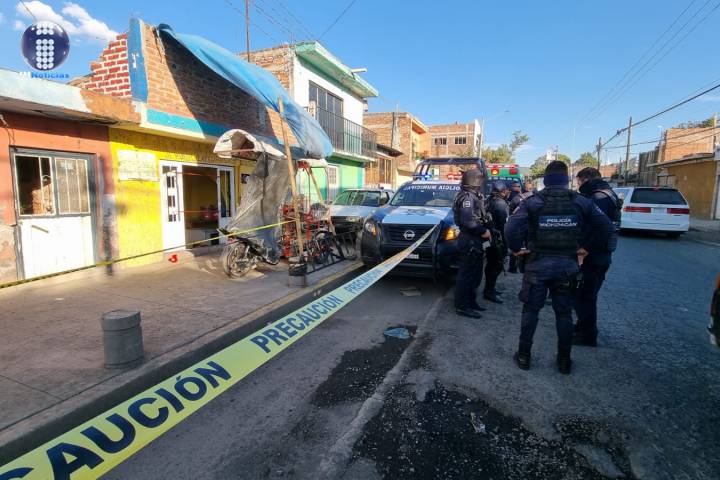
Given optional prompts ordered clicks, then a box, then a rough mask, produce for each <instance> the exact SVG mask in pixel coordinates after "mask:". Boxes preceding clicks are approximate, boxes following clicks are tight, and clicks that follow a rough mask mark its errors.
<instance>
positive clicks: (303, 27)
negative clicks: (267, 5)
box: [275, 0, 315, 39]
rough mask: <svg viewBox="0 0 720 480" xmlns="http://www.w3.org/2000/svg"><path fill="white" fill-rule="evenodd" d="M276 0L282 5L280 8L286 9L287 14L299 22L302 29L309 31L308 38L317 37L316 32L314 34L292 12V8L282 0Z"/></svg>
mask: <svg viewBox="0 0 720 480" xmlns="http://www.w3.org/2000/svg"><path fill="white" fill-rule="evenodd" d="M275 1H276V2H277V4H278V5H280V8H282V9H283V10H285V11H286V12H287V14H288V15H290V17H291V18H292V19H293V20H295V22H297V24H298V25H299V26H300V28H301V29H302V30H304V31H305V33H307V35H308V39H313V38H315V34H313V33H312V31H311V30H310V29H309V28H308V27H306V26H305V24H304V23H303V22H301V21H300V19H299V18H297V17H296V16H295V15H294V14H293V13H292V11H290V9H289V8H288V7H287V6H286V5H285V3H284V2H283V1H282V0H275Z"/></svg>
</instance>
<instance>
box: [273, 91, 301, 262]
mask: <svg viewBox="0 0 720 480" xmlns="http://www.w3.org/2000/svg"><path fill="white" fill-rule="evenodd" d="M278 107H279V108H280V129H281V130H282V136H283V143H284V144H285V156H286V157H287V164H288V172H289V173H290V191H291V192H292V203H293V212H294V215H295V234H296V236H297V245H298V256H299V257H300V258H301V259H302V258H304V254H305V245H304V243H303V234H302V222H301V221H300V202H298V191H297V184H296V183H295V166H294V165H293V159H292V153H291V152H290V139H289V138H288V134H287V127H286V126H285V106H284V105H283V101H282V97H278Z"/></svg>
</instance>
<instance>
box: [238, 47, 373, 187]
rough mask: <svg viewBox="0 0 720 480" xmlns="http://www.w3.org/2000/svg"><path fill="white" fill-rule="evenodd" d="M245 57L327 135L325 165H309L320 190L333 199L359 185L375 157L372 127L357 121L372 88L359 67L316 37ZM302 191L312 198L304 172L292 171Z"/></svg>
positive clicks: (361, 117)
mask: <svg viewBox="0 0 720 480" xmlns="http://www.w3.org/2000/svg"><path fill="white" fill-rule="evenodd" d="M250 61H251V62H252V63H254V64H256V65H259V66H261V67H263V68H265V69H266V70H268V71H270V72H271V73H273V74H274V75H275V76H276V77H277V78H278V80H280V83H281V84H282V85H283V86H284V87H285V88H286V89H287V90H288V92H290V94H291V96H292V97H293V99H294V100H295V101H296V102H297V103H298V104H300V105H301V106H304V107H305V108H307V110H308V111H309V112H310V113H311V114H312V115H313V116H314V117H315V118H316V119H317V120H318V122H319V123H320V125H321V126H322V127H323V129H324V130H325V132H326V133H327V134H328V136H329V137H330V140H331V142H332V145H333V148H334V149H335V152H334V153H333V155H332V156H330V157H329V158H327V159H326V160H327V166H326V167H324V168H315V169H313V171H314V174H315V176H316V179H317V181H318V183H319V184H320V189H321V191H322V195H323V196H324V197H325V199H327V200H332V199H334V198H335V197H336V196H337V195H338V194H339V193H340V192H342V191H343V190H345V189H348V188H358V187H362V186H363V184H364V183H365V178H364V172H365V167H366V165H367V164H368V163H370V162H374V161H376V142H377V135H376V134H375V132H373V131H371V130H369V129H367V128H365V126H364V125H363V114H364V112H365V110H366V108H367V101H366V99H367V98H369V97H377V95H378V91H377V90H376V89H375V88H374V87H373V86H372V85H370V84H369V83H368V82H367V81H366V80H364V79H363V78H362V77H361V76H360V75H359V72H358V70H359V69H352V68H350V67H349V66H347V65H345V64H344V63H343V62H342V61H340V60H339V59H338V58H337V57H335V56H334V55H333V54H332V53H330V52H329V51H328V50H327V49H326V48H325V47H324V46H323V45H321V44H320V43H319V42H303V43H297V44H293V45H282V46H279V47H273V48H268V49H264V50H258V51H255V52H251V53H250ZM298 181H299V187H300V189H301V191H302V192H303V194H304V195H306V196H309V197H310V198H313V199H314V198H315V197H316V195H315V192H314V189H313V187H312V185H310V182H309V181H308V179H307V178H306V176H305V175H303V174H302V172H300V173H299V174H298Z"/></svg>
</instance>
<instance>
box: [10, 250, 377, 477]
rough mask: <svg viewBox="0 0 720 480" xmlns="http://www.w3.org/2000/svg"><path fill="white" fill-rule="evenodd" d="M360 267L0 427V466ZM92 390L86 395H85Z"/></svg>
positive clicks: (229, 342) (354, 266)
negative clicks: (90, 394)
mask: <svg viewBox="0 0 720 480" xmlns="http://www.w3.org/2000/svg"><path fill="white" fill-rule="evenodd" d="M363 269H364V266H363V265H362V263H360V262H359V261H356V262H354V263H352V264H351V265H349V266H348V267H346V268H344V269H343V270H340V271H339V272H336V273H334V274H332V275H330V276H328V277H326V278H323V279H322V280H320V281H319V282H318V283H317V284H316V285H313V286H311V287H306V288H303V289H301V290H298V291H296V292H294V293H292V294H290V295H287V296H285V297H283V298H281V299H279V300H276V301H275V302H272V303H270V304H268V305H266V306H264V307H262V308H259V309H257V310H255V311H253V312H251V313H249V314H247V315H244V316H243V317H240V318H238V319H237V320H234V321H233V322H230V323H228V324H226V325H224V326H222V327H220V328H218V329H216V330H211V331H210V332H207V333H205V334H203V335H201V336H200V337H197V338H195V339H193V340H190V341H188V342H186V343H185V344H182V345H180V346H178V347H176V348H175V349H173V350H171V351H169V352H167V353H164V354H162V355H159V356H158V357H156V358H154V359H152V360H150V361H148V362H147V363H145V364H143V365H141V366H140V367H138V368H136V369H133V370H130V371H124V372H121V373H119V374H118V375H117V376H115V377H111V378H109V379H108V380H106V381H104V382H102V383H100V384H98V385H95V386H93V387H90V388H89V389H87V390H85V391H82V392H80V393H78V394H77V395H75V396H73V397H70V398H69V399H67V400H64V401H62V402H60V403H58V404H56V405H54V406H52V407H50V408H48V409H46V410H43V411H41V412H38V413H37V414H35V415H32V416H29V417H27V418H25V419H23V420H21V421H19V422H18V423H16V424H14V425H12V426H10V427H7V428H6V429H5V430H3V431H0V465H5V464H6V463H9V462H10V461H12V460H14V459H16V458H17V457H19V456H21V455H23V454H25V453H27V452H28V451H30V450H33V449H35V448H37V447H39V446H40V445H42V444H44V443H46V442H48V441H50V440H52V439H53V438H55V437H57V436H58V435H61V434H63V433H65V432H66V431H68V430H70V429H72V428H75V427H76V426H78V425H80V424H82V423H83V422H86V421H87V420H90V419H91V418H93V417H96V416H97V415H100V414H102V413H103V412H105V411H107V410H108V409H110V408H112V407H113V406H115V405H117V404H119V403H121V402H124V401H125V400H127V399H129V398H131V397H133V396H135V395H137V394H138V393H140V392H142V391H144V390H146V389H148V388H149V387H151V386H153V385H155V384H157V383H159V382H161V381H162V380H165V379H167V378H169V377H171V376H173V375H175V374H176V373H177V372H180V371H182V370H185V369H186V368H188V367H190V366H192V365H194V364H195V363H197V362H199V361H200V360H202V359H204V358H206V357H208V356H209V355H212V354H214V353H216V352H218V351H220V350H222V349H223V348H226V347H228V346H230V345H232V344H233V343H235V342H237V341H239V340H241V339H242V338H244V337H246V336H248V335H249V334H251V333H253V332H255V331H256V330H258V329H259V328H261V327H263V326H264V325H267V324H269V323H271V322H273V321H275V320H277V319H278V318H280V317H283V316H285V315H287V314H289V313H291V312H293V311H294V310H297V309H298V308H300V307H302V306H304V305H306V304H307V303H309V302H311V301H312V300H313V299H314V298H317V297H319V296H322V295H324V294H326V293H328V292H330V291H332V290H334V289H335V288H337V287H339V286H340V285H342V284H344V283H346V282H347V281H349V280H350V279H352V278H354V277H355V276H357V274H358V273H359V272H360V271H361V270H363ZM88 393H92V394H94V395H93V397H94V398H91V399H88V398H87V394H88Z"/></svg>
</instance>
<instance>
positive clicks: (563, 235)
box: [527, 189, 582, 261]
mask: <svg viewBox="0 0 720 480" xmlns="http://www.w3.org/2000/svg"><path fill="white" fill-rule="evenodd" d="M535 195H538V196H539V197H540V198H542V200H543V203H544V204H543V206H542V207H541V208H540V210H538V211H537V212H536V213H535V214H534V215H532V217H531V219H530V225H529V227H530V229H529V236H528V250H530V252H531V253H530V256H529V258H528V259H527V260H528V261H534V260H538V259H540V258H542V257H543V256H559V257H569V258H574V257H576V256H577V250H578V248H579V243H580V239H581V238H582V230H581V225H580V217H579V215H578V211H577V210H576V207H575V206H574V205H573V200H574V199H575V196H576V195H577V193H576V192H573V191H571V190H560V189H558V190H554V189H553V190H543V191H541V192H537V193H535Z"/></svg>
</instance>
